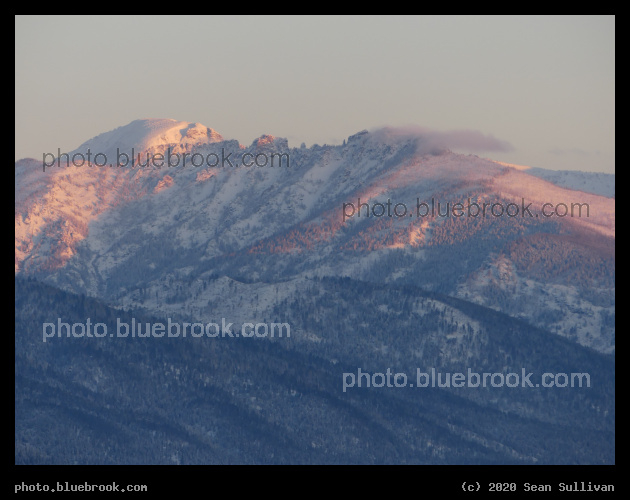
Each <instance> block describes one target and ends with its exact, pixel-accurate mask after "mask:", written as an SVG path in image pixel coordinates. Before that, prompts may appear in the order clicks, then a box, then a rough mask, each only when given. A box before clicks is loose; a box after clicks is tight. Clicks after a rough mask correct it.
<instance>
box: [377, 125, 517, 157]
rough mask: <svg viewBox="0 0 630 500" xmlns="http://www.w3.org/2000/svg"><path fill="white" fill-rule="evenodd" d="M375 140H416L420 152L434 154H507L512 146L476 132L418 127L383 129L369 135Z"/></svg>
mask: <svg viewBox="0 0 630 500" xmlns="http://www.w3.org/2000/svg"><path fill="white" fill-rule="evenodd" d="M371 134H372V135H373V136H374V138H375V139H377V140H378V139H380V140H383V139H385V140H387V139H417V140H418V147H419V149H420V150H421V151H422V152H427V153H431V152H435V151H443V150H447V149H451V150H453V149H456V150H463V151H467V152H471V153H472V152H475V153H476V152H488V151H494V152H509V151H514V146H512V144H510V143H509V142H508V141H504V140H502V139H497V138H496V137H494V136H493V135H491V134H483V133H482V132H480V131H478V130H469V129H464V130H447V131H439V130H431V129H429V128H426V127H420V126H406V127H385V128H381V129H376V130H374V131H372V133H371Z"/></svg>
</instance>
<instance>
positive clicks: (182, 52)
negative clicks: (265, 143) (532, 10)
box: [15, 15, 615, 173]
mask: <svg viewBox="0 0 630 500" xmlns="http://www.w3.org/2000/svg"><path fill="white" fill-rule="evenodd" d="M15 27H16V37H15V61H16V62H15V135H16V144H15V158H16V159H19V158H24V157H32V158H36V159H41V158H42V154H43V153H46V152H55V153H56V152H57V148H61V149H62V151H64V150H66V151H70V150H72V149H75V148H77V147H78V146H79V145H80V144H81V143H83V142H85V141H86V140H88V139H90V138H91V137H93V136H95V135H98V134H100V133H103V132H107V131H109V130H112V129H114V128H116V127H119V126H122V125H126V124H128V123H129V122H131V121H133V120H136V119H139V118H173V119H176V120H183V121H188V122H199V123H202V124H204V125H206V126H208V127H211V128H213V129H215V130H216V131H217V132H219V133H220V134H221V135H223V137H225V138H226V139H238V140H239V141H240V142H241V143H242V144H246V145H249V144H250V143H251V142H252V141H253V140H254V139H255V138H256V137H259V136H260V135H262V134H271V135H275V136H279V137H286V138H287V139H288V140H289V145H290V146H291V147H299V146H300V144H301V143H302V142H305V143H306V144H307V146H310V145H312V144H314V143H318V144H324V143H326V144H341V143H342V142H343V140H344V139H346V138H347V137H348V136H349V135H352V134H354V133H356V132H358V131H360V130H363V129H374V128H378V127H384V126H390V127H420V128H422V129H432V130H435V131H438V132H444V133H445V134H444V136H445V137H462V136H463V135H464V136H466V137H467V138H473V139H471V140H467V141H464V144H463V145H462V148H459V149H458V148H454V149H455V150H457V151H460V152H471V153H474V154H477V155H479V156H482V157H488V158H492V159H495V160H500V161H505V162H509V163H515V164H520V165H530V166H534V167H543V168H550V169H556V170H586V171H593V172H608V173H614V171H615V139H614V136H615V18H614V16H542V17H522V16H514V17H512V16H508V17H504V16H473V17H469V16H461V17H460V16H453V17H441V16H438V17H433V16H427V17H424V16H419V17H417V16H392V17H390V16H356V17H355V16H338V17H337V16H335V17H329V16H312V17H311V16H309V17H294V16H262V17H260V16H247V17H245V16H244V17H232V16H208V17H204V16H190V17H189V16H179V17H178V16H170V15H169V16H166V17H159V16H140V17H135V16H131V17H124V16H122V17H121V16H17V17H16V21H15ZM464 130H468V131H475V133H474V134H471V133H463V132H461V131H464ZM488 136H491V137H493V138H496V139H497V141H488V140H485V139H487V138H488ZM474 137H482V138H484V137H485V139H484V140H482V141H480V144H479V145H478V146H477V144H476V143H475V141H474ZM493 142H500V143H501V144H509V145H511V148H500V149H497V150H490V151H488V150H480V149H479V148H482V147H484V146H485V145H488V144H492V143H493ZM506 149H510V150H509V151H507V150H506Z"/></svg>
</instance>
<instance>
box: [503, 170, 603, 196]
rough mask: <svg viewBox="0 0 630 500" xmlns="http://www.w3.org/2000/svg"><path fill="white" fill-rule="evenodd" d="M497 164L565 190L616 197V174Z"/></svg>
mask: <svg viewBox="0 0 630 500" xmlns="http://www.w3.org/2000/svg"><path fill="white" fill-rule="evenodd" d="M495 163H498V164H499V165H503V166H505V167H511V168H514V169H516V170H521V171H526V173H528V174H529V175H533V176H535V177H539V178H541V179H544V180H546V181H549V182H551V183H552V184H555V185H556V186H560V187H563V188H567V189H574V190H576V191H583V192H585V193H592V194H598V195H600V196H605V197H607V198H614V197H615V174H605V173H602V172H579V171H577V170H549V169H546V168H539V167H527V166H525V165H515V164H513V163H505V162H502V161H497V162H495Z"/></svg>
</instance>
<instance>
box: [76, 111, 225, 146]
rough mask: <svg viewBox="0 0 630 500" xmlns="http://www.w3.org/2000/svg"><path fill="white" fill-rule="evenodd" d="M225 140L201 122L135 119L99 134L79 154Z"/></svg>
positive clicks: (84, 144) (86, 143) (85, 143)
mask: <svg viewBox="0 0 630 500" xmlns="http://www.w3.org/2000/svg"><path fill="white" fill-rule="evenodd" d="M221 141H223V137H222V136H221V134H219V133H218V132H217V131H215V130H213V129H211V128H209V127H206V126H205V125H202V124H201V123H196V122H195V123H189V122H184V121H177V120H173V119H170V118H166V119H164V118H149V119H141V120H134V121H132V122H131V123H129V124H127V125H124V126H122V127H118V128H116V129H114V130H111V131H109V132H105V133H103V134H100V135H97V136H96V137H93V138H92V139H90V140H89V141H86V142H84V143H83V144H82V145H81V146H79V147H78V148H77V149H76V151H77V152H82V151H86V150H87V149H88V148H89V149H90V150H91V152H92V153H93V154H96V153H99V152H102V153H105V154H107V153H109V152H113V151H115V150H116V148H118V149H119V150H120V151H125V152H127V151H131V149H132V148H134V150H135V151H136V152H140V151H146V150H148V149H151V148H157V147H160V146H166V145H169V144H190V145H193V144H211V143H215V142H221Z"/></svg>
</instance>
